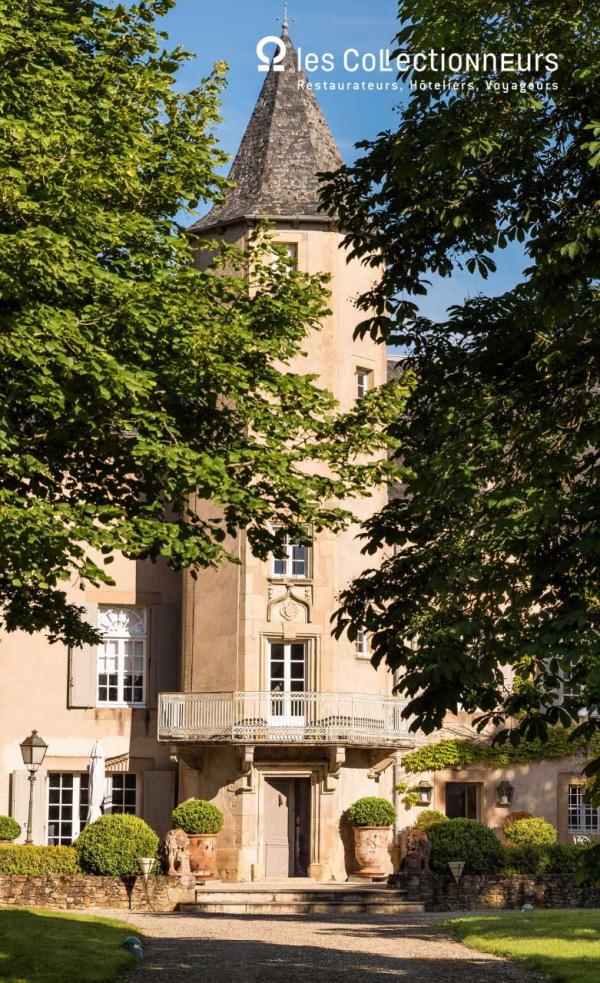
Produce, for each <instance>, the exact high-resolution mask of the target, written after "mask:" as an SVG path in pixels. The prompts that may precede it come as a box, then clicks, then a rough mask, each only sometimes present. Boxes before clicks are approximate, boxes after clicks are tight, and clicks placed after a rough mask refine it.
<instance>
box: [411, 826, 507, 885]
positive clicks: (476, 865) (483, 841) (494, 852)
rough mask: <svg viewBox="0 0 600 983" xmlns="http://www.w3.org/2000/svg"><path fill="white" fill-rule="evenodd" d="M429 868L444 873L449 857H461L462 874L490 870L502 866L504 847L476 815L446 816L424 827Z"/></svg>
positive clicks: (494, 871)
mask: <svg viewBox="0 0 600 983" xmlns="http://www.w3.org/2000/svg"><path fill="white" fill-rule="evenodd" d="M427 839H428V840H429V842H430V844H431V858H430V866H431V869H432V870H438V871H441V872H442V873H444V874H447V873H448V864H449V863H450V861H454V860H462V861H464V864H465V867H464V872H465V874H493V873H496V872H497V871H499V870H502V869H503V867H504V849H503V847H502V844H501V843H500V840H499V839H498V838H497V836H496V835H495V833H494V831H493V830H491V829H489V827H488V826H484V825H483V823H479V822H477V820H476V819H449V820H448V821H447V822H445V823H444V822H441V823H440V822H438V823H434V824H433V825H432V826H429V827H428V829H427Z"/></svg>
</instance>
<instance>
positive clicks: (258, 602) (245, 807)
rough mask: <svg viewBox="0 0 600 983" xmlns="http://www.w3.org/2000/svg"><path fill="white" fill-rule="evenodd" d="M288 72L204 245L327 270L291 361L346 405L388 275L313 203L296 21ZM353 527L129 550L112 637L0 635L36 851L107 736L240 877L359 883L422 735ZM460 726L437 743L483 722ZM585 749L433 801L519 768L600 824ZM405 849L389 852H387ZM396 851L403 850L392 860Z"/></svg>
mask: <svg viewBox="0 0 600 983" xmlns="http://www.w3.org/2000/svg"><path fill="white" fill-rule="evenodd" d="M283 41H284V43H285V48H286V56H285V59H284V61H283V63H282V64H283V69H284V70H283V71H280V72H274V71H270V72H268V73H267V76H266V78H265V82H264V85H263V88H262V91H261V93H260V96H259V99H258V102H257V104H256V107H255V109H254V112H253V115H252V118H251V120H250V122H249V125H248V128H247V130H246V133H245V135H244V138H243V140H242V143H241V146H240V149H239V151H238V154H237V157H236V159H235V162H234V164H233V168H232V171H231V178H232V180H233V181H234V182H235V187H234V188H233V189H232V190H231V192H230V193H229V196H228V198H227V200H226V201H225V202H224V203H223V204H220V205H218V206H216V207H215V208H213V210H212V211H211V212H210V213H209V214H208V215H207V216H206V217H205V218H203V219H202V220H200V221H199V222H198V223H196V225H195V226H194V227H193V230H192V231H193V233H194V235H196V236H197V237H198V242H199V246H198V260H197V261H198V263H199V264H203V263H204V262H206V258H205V256H206V254H205V252H204V251H203V249H202V245H201V241H202V240H203V239H204V240H213V239H222V240H224V241H227V242H235V243H239V244H240V245H244V244H245V243H246V241H247V238H248V236H249V235H250V233H251V232H252V230H253V229H254V228H255V226H256V223H257V222H258V221H260V220H261V219H268V220H269V222H270V223H271V225H272V228H273V234H274V238H275V240H276V241H277V242H278V243H280V244H281V245H283V246H285V247H286V248H287V250H288V252H289V255H290V258H291V261H293V262H294V263H296V264H297V265H298V267H299V268H300V269H302V270H305V271H307V272H308V273H328V274H329V275H330V277H331V281H330V290H331V298H330V301H329V307H330V310H331V313H330V314H329V315H328V316H327V317H326V318H325V319H324V321H323V323H322V325H321V327H320V330H319V331H313V332H311V333H310V334H309V336H308V337H307V339H306V342H305V356H306V357H303V358H301V359H300V358H299V359H298V362H297V368H298V370H299V371H302V372H311V373H315V374H316V375H318V377H319V379H320V381H321V383H322V385H323V387H324V388H325V389H327V390H329V391H330V392H332V393H333V394H334V396H335V397H336V398H337V400H338V402H339V404H340V406H341V408H342V409H345V410H348V409H350V408H351V407H352V405H353V404H354V402H355V401H356V400H357V399H360V398H361V397H362V396H363V395H364V394H365V392H366V391H368V389H370V388H372V387H374V386H379V385H381V384H383V383H384V382H385V381H386V379H387V377H388V364H387V359H386V353H385V349H384V346H382V345H376V344H375V343H374V342H373V341H372V340H371V339H370V338H364V339H360V340H359V339H356V338H354V328H355V326H356V324H357V322H358V320H359V314H358V312H357V311H356V309H355V307H354V304H353V301H354V298H355V297H356V296H357V295H358V294H360V293H363V292H364V291H366V290H367V289H368V287H369V284H370V277H372V276H373V275H374V273H373V271H372V270H369V269H367V268H366V267H364V266H362V265H361V264H360V263H359V262H358V261H357V260H349V259H348V256H347V255H346V254H345V252H344V249H343V248H342V238H343V236H342V233H341V232H340V230H339V229H338V228H337V227H336V224H335V222H334V221H332V220H331V219H330V218H329V217H328V216H327V215H325V214H323V213H322V212H321V211H320V209H319V179H318V174H320V173H322V172H324V171H329V170H332V169H334V168H335V167H337V166H338V165H339V164H340V163H341V160H340V156H339V153H338V150H337V147H336V145H335V141H334V139H333V136H332V134H331V132H330V130H329V127H328V125H327V123H326V121H325V119H324V117H323V114H322V112H321V110H320V108H319V106H318V104H317V102H316V100H315V98H314V96H313V94H312V93H311V92H310V91H309V90H308V89H307V88H306V86H301V87H299V86H298V79H299V77H300V75H301V73H299V72H298V68H297V59H296V55H295V51H294V49H293V47H292V44H291V41H290V39H289V36H288V31H287V28H286V27H284V31H283ZM386 494H387V493H386V491H385V489H380V490H375V491H374V492H373V493H372V494H371V495H370V496H369V498H368V499H365V500H363V501H360V502H358V503H356V504H355V506H354V509H355V511H356V512H357V513H358V516H359V518H361V519H363V518H366V517H368V516H369V515H370V514H372V513H373V512H374V511H376V510H378V509H380V508H381V507H382V506H383V504H384V503H385V497H386ZM357 531H358V530H357V528H350V529H348V530H346V531H344V532H341V533H337V534H334V533H331V532H322V533H319V534H318V535H315V536H313V537H312V541H311V544H310V546H304V545H300V544H295V543H293V542H289V543H288V544H287V546H286V555H285V557H283V558H275V557H273V558H271V560H270V561H261V560H258V559H256V558H255V557H254V556H253V555H252V553H251V552H250V550H249V547H248V543H247V541H246V537H245V535H244V534H243V533H241V534H240V535H239V536H238V537H237V538H236V539H235V541H232V542H231V543H230V547H231V549H232V551H233V552H234V553H235V554H236V556H237V558H238V559H239V564H235V565H234V564H228V565H223V566H222V567H220V568H219V569H217V570H206V571H203V572H201V573H200V575H199V576H198V577H197V579H194V578H192V577H191V576H190V575H188V574H183V575H179V574H176V573H173V572H172V571H170V570H169V569H168V567H167V565H166V564H165V563H158V564H156V565H153V564H151V563H145V562H140V563H136V562H133V561H130V560H126V559H125V558H123V557H118V558H117V559H116V561H115V564H114V574H115V580H116V584H115V586H114V587H105V586H102V587H99V588H87V589H86V590H85V593H84V594H82V591H81V589H80V588H79V586H78V584H76V583H75V582H73V583H71V584H70V585H69V586H68V595H69V599H70V600H72V601H75V602H76V603H85V606H86V611H87V617H88V619H89V620H90V622H91V623H93V624H94V625H97V626H98V627H99V628H100V629H101V631H102V634H103V636H104V641H103V643H102V644H101V645H99V646H86V647H85V648H83V649H81V650H72V651H70V652H69V651H68V650H67V649H66V648H64V647H62V646H60V645H54V646H50V645H49V644H48V642H47V641H46V639H45V638H44V636H42V635H34V636H29V635H27V634H25V633H15V634H10V635H4V636H3V637H2V639H1V642H0V664H1V666H2V680H3V685H2V696H1V697H0V813H10V814H11V815H13V816H15V818H17V820H18V821H19V822H20V823H21V824H22V825H23V829H24V828H25V824H26V818H27V799H28V793H29V784H28V781H27V772H26V770H25V769H24V767H23V764H22V761H21V756H20V751H19V743H20V741H21V740H22V739H23V738H24V737H25V736H26V735H27V734H28V733H29V732H30V731H31V729H32V728H34V727H35V728H36V729H37V730H38V731H39V733H40V734H41V735H42V736H43V737H44V739H45V741H46V743H47V744H48V753H47V756H46V759H45V761H44V764H43V768H42V769H41V770H40V773H39V776H38V780H37V781H36V783H35V786H34V788H35V796H36V798H35V802H34V813H33V815H34V830H33V838H34V841H35V842H36V843H51V844H53V843H56V844H68V843H71V842H72V841H73V840H74V839H75V838H76V837H77V835H78V833H79V831H80V829H81V828H82V827H83V825H84V824H85V817H86V812H87V768H88V763H89V757H90V752H91V749H92V746H93V744H94V742H95V741H100V742H101V743H102V746H103V749H104V753H105V756H106V759H107V788H106V800H105V810H106V811H110V810H112V811H119V812H130V813H135V814H138V815H141V816H142V817H143V818H144V819H146V820H147V821H148V822H149V823H150V824H151V825H152V826H153V827H154V828H155V829H156V830H157V831H158V832H159V833H160V834H163V835H164V833H165V832H166V830H167V829H168V828H169V825H170V813H171V810H172V808H173V806H174V805H175V804H176V802H178V801H182V800H184V799H187V798H189V797H192V796H193V797H199V798H205V799H209V800H211V801H213V802H215V803H216V804H217V805H218V806H219V807H220V808H221V809H222V810H223V812H224V814H225V825H224V829H223V831H222V833H221V834H220V836H219V844H218V868H219V872H220V876H221V877H222V878H223V879H225V880H232V881H237V880H261V879H265V878H272V877H288V876H292V877H293V876H308V877H312V878H316V879H330V878H334V879H336V880H345V879H346V878H347V876H348V875H349V874H351V873H352V871H353V861H352V856H351V849H350V845H349V842H348V841H347V839H346V834H345V832H344V828H343V825H342V827H340V817H341V816H342V814H343V813H344V811H345V810H346V809H347V807H348V806H349V805H350V804H351V803H352V802H353V801H354V800H355V799H357V798H359V797H360V796H363V795H377V796H383V797H385V798H388V799H389V800H391V801H394V802H395V803H396V805H397V807H398V810H399V818H398V828H399V829H400V828H402V827H405V826H407V825H409V824H410V822H412V821H413V820H414V818H415V817H416V815H417V813H418V809H419V807H418V806H415V807H413V808H412V809H405V808H404V807H403V805H402V803H401V801H400V797H399V796H398V793H397V792H396V791H395V787H396V785H397V784H398V782H399V781H401V780H405V779H403V778H402V767H401V760H402V754H403V752H406V750H407V749H410V748H412V747H414V746H415V744H416V743H417V744H418V743H423V742H424V740H425V738H424V737H423V736H419V735H414V734H412V733H410V732H409V730H408V724H407V722H406V721H405V720H404V719H403V718H402V708H403V703H402V701H401V700H400V699H398V698H397V697H395V696H394V694H393V679H392V677H391V675H390V674H389V673H388V672H387V671H386V670H385V669H384V668H382V669H380V670H378V671H375V670H374V669H373V667H372V665H371V663H370V653H369V640H368V638H367V637H365V636H364V635H363V636H359V637H358V639H357V640H356V641H350V640H348V639H347V638H346V637H343V638H341V639H339V640H336V639H334V638H333V637H332V635H331V624H330V619H331V615H332V613H333V611H334V610H335V609H336V607H337V606H338V604H337V598H338V596H339V593H340V592H341V591H342V590H343V589H344V587H345V586H346V585H347V584H348V583H349V582H350V581H351V580H352V578H353V577H355V576H356V575H358V574H359V573H360V572H361V570H362V569H363V567H364V566H365V564H366V563H372V562H373V561H372V559H370V558H369V559H368V560H367V559H365V558H364V557H363V556H362V555H361V552H360V546H359V543H358V542H357V539H356V534H357ZM468 725H469V721H468V720H467V719H466V718H465V719H462V718H461V717H460V716H459V717H457V718H454V719H452V720H448V721H447V727H446V729H445V730H444V732H443V734H442V735H440V736H444V737H449V736H462V737H466V736H468V735H469V734H470V730H469V726H468ZM582 766H583V760H582V759H578V758H577V757H573V758H569V759H563V760H559V761H547V762H541V763H538V764H535V765H531V766H525V765H521V766H519V767H513V768H504V769H502V770H498V771H497V772H490V771H488V770H485V769H484V768H478V767H475V766H472V767H470V768H468V769H466V770H463V771H439V772H436V773H435V774H433V773H423V774H422V775H419V776H417V778H416V779H414V778H411V779H410V781H415V780H416V781H417V782H419V781H422V782H423V783H424V784H428V785H430V786H431V791H430V792H429V793H428V797H429V799H430V803H429V804H430V805H431V807H434V808H438V809H440V810H441V811H445V812H446V813H447V814H449V815H452V816H458V815H464V816H469V817H471V818H480V819H482V820H483V821H485V822H487V823H488V824H489V825H491V826H493V827H495V828H499V827H500V825H501V822H502V819H503V817H504V815H505V814H506V806H505V805H502V804H499V796H498V786H499V784H500V782H501V781H508V782H509V783H510V785H511V787H512V789H513V792H512V807H513V808H515V809H519V810H528V811H530V812H533V813H535V814H536V815H542V816H545V818H547V819H549V820H550V821H551V822H553V823H554V824H555V825H556V826H557V827H558V829H559V832H560V835H561V838H562V839H565V840H568V839H570V838H572V837H573V836H579V835H588V836H590V837H592V838H595V836H596V834H598V832H599V829H600V810H597V809H591V807H589V806H586V805H585V803H584V802H583V799H582V795H581V792H582V784H583V779H582V777H581V770H582ZM391 845H392V846H393V844H391ZM393 863H394V850H393V849H391V850H390V859H389V870H390V871H391V870H392V866H393Z"/></svg>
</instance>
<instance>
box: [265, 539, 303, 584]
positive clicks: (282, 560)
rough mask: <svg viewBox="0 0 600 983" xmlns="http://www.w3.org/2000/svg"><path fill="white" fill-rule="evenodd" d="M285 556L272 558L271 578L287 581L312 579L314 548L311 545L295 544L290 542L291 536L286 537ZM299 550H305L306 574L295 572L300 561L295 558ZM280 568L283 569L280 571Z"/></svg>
mask: <svg viewBox="0 0 600 983" xmlns="http://www.w3.org/2000/svg"><path fill="white" fill-rule="evenodd" d="M282 548H283V553H284V555H283V556H279V557H277V556H275V555H273V556H272V557H271V576H272V577H278V578H281V579H287V580H310V577H311V560H312V546H311V545H310V543H307V544H306V545H304V544H303V543H295V542H293V540H290V538H289V536H286V537H285V539H284V541H283V547H282ZM297 550H304V560H303V561H302V562H303V564H304V572H303V573H299V572H298V571H297V570H296V571H294V564H296V563H299V562H300V561H299V560H298V559H297V557H296V556H295V553H296V551H297ZM278 566H280V567H281V569H278Z"/></svg>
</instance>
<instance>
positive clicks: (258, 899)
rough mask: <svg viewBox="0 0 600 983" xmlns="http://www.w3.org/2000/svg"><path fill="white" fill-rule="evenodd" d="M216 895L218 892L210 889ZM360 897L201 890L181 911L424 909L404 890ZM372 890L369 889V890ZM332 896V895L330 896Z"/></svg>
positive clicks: (290, 912)
mask: <svg viewBox="0 0 600 983" xmlns="http://www.w3.org/2000/svg"><path fill="white" fill-rule="evenodd" d="M211 893H212V894H214V895H217V892H211ZM366 893H367V892H365V893H364V894H362V896H360V895H359V896H358V897H357V894H358V892H348V894H347V896H344V895H342V894H341V892H323V891H319V892H317V891H315V892H311V891H307V892H298V891H293V892H285V891H281V892H279V891H277V892H274V893H273V892H263V893H260V892H249V891H244V892H242V891H240V892H222V894H220V895H219V896H217V897H207V896H206V894H203V893H201V892H199V894H198V898H197V900H196V901H195V902H191V903H190V902H187V903H182V904H180V905H179V906H178V910H179V911H182V912H185V913H186V914H192V915H264V916H267V917H268V916H270V915H330V916H334V917H343V916H345V915H366V916H369V917H370V916H372V915H398V914H403V913H405V914H406V913H411V914H416V913H418V912H423V911H424V910H425V908H424V905H422V904H421V903H420V902H415V901H407V900H406V899H405V897H403V896H397V895H400V894H401V892H389V893H390V894H394V895H395V896H394V897H388V898H387V899H384V898H379V897H368V896H367V897H365V894H366ZM369 893H370V892H369ZM331 895H333V897H332V896H331Z"/></svg>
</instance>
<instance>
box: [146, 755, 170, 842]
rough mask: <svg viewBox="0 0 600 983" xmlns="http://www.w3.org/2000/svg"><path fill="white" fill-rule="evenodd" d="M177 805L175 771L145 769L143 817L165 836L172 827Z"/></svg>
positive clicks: (156, 831)
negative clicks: (172, 816)
mask: <svg viewBox="0 0 600 983" xmlns="http://www.w3.org/2000/svg"><path fill="white" fill-rule="evenodd" d="M174 807H175V772H174V771H145V772H144V773H143V782H142V819H145V820H146V822H147V823H148V825H149V826H151V827H152V829H153V830H154V832H155V833H158V835H159V836H160V837H161V838H163V837H164V836H165V835H166V834H167V833H168V831H169V830H170V828H171V813H172V811H173V809H174Z"/></svg>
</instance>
